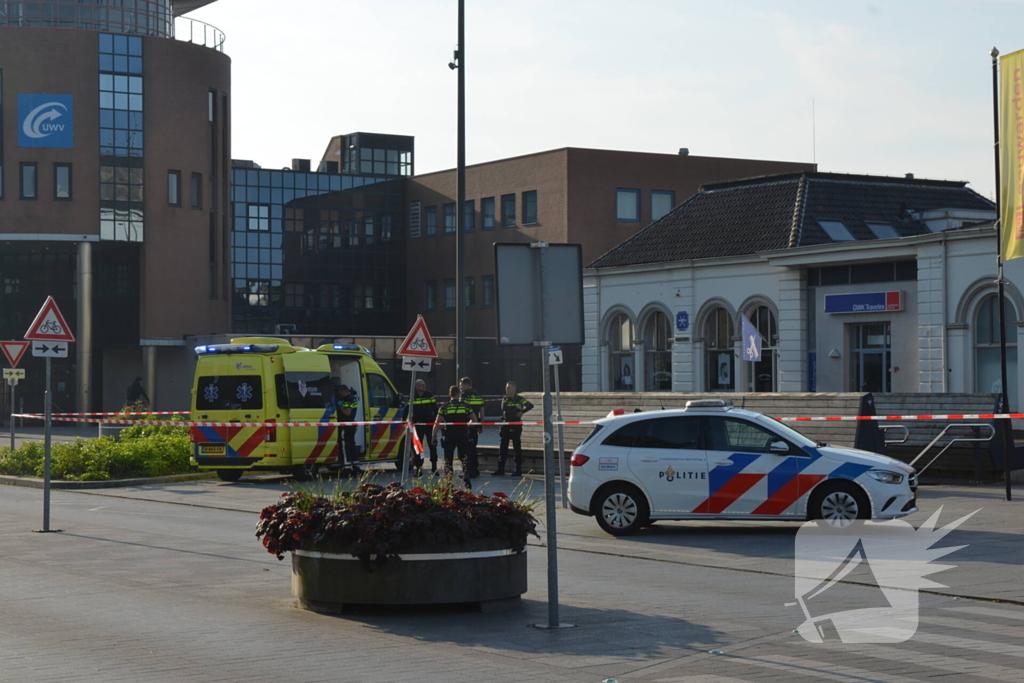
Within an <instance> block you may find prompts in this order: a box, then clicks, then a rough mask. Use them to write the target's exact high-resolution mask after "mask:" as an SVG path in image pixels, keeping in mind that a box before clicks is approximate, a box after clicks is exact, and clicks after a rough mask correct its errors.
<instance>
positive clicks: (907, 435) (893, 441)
mask: <svg viewBox="0 0 1024 683" xmlns="http://www.w3.org/2000/svg"><path fill="white" fill-rule="evenodd" d="M878 428H879V429H881V430H882V431H883V432H885V436H886V437H887V436H889V433H888V432H889V430H890V429H902V430H903V438H902V439H885V443H886V444H887V445H888V444H898V443H906V442H907V439H908V438H910V430H909V429H907V426H906V425H887V424H881V425H878ZM883 438H884V437H883Z"/></svg>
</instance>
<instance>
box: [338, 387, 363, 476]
mask: <svg viewBox="0 0 1024 683" xmlns="http://www.w3.org/2000/svg"><path fill="white" fill-rule="evenodd" d="M335 397H336V403H337V411H338V412H337V418H338V419H337V421H338V422H351V421H354V420H355V419H356V415H357V413H358V411H359V396H357V395H356V392H355V391H354V390H352V389H351V388H349V386H348V385H346V384H339V385H338V388H337V391H336V392H335ZM358 429H359V427H358V426H357V425H349V426H345V427H339V432H340V437H341V438H340V439H338V445H339V446H341V447H342V448H341V454H340V455H341V457H340V458H339V460H340V461H341V468H342V469H343V470H344V469H348V470H349V471H350V472H352V474H358V473H359V465H357V464H356V462H357V461H358V460H359V453H358V451H357V450H356V449H357V447H356V430H358Z"/></svg>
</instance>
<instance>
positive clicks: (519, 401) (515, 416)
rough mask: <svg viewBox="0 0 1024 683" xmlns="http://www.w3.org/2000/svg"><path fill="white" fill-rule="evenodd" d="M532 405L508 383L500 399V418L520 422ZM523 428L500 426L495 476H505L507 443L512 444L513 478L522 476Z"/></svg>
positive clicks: (520, 426)
mask: <svg viewBox="0 0 1024 683" xmlns="http://www.w3.org/2000/svg"><path fill="white" fill-rule="evenodd" d="M532 409H533V404H532V403H530V402H529V401H527V400H526V399H525V398H523V397H522V396H520V395H519V394H517V393H516V383H515V382H509V383H508V384H506V385H505V395H504V396H503V397H502V399H501V417H502V419H503V420H504V421H505V422H520V421H522V419H523V413H525V412H527V411H529V410H532ZM522 436H523V426H522V425H502V426H501V447H500V448H499V449H498V469H497V470H495V471H494V474H495V475H496V476H499V477H500V476H502V475H503V474H505V460H507V459H508V443H509V441H511V442H512V449H513V451H514V452H515V459H516V471H515V472H513V473H512V476H513V477H521V476H522V475H523V440H522Z"/></svg>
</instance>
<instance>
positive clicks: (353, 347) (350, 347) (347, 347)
mask: <svg viewBox="0 0 1024 683" xmlns="http://www.w3.org/2000/svg"><path fill="white" fill-rule="evenodd" d="M334 350H335V351H362V352H363V353H369V352H370V350H369V349H368V348H366V347H364V346H359V345H357V344H335V345H334Z"/></svg>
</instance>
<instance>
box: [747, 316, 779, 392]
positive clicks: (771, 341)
mask: <svg viewBox="0 0 1024 683" xmlns="http://www.w3.org/2000/svg"><path fill="white" fill-rule="evenodd" d="M746 315H747V319H748V320H749V321H750V324H751V325H753V326H754V328H755V329H756V330H757V333H758V334H759V335H761V360H758V361H754V362H753V363H750V362H744V366H748V367H749V368H750V372H751V376H750V377H748V378H747V390H748V391H757V392H765V391H769V392H770V391H775V390H776V383H777V377H776V376H777V375H778V373H777V372H776V366H777V363H776V362H775V361H776V357H775V347H776V346H777V345H778V342H779V325H778V322H777V321H776V320H775V314H774V313H772V309H770V308H768V307H767V306H763V305H762V306H758V307H757V308H754V309H752V310H750V311H747V314H746ZM743 344H750V340H749V339H744V340H743Z"/></svg>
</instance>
